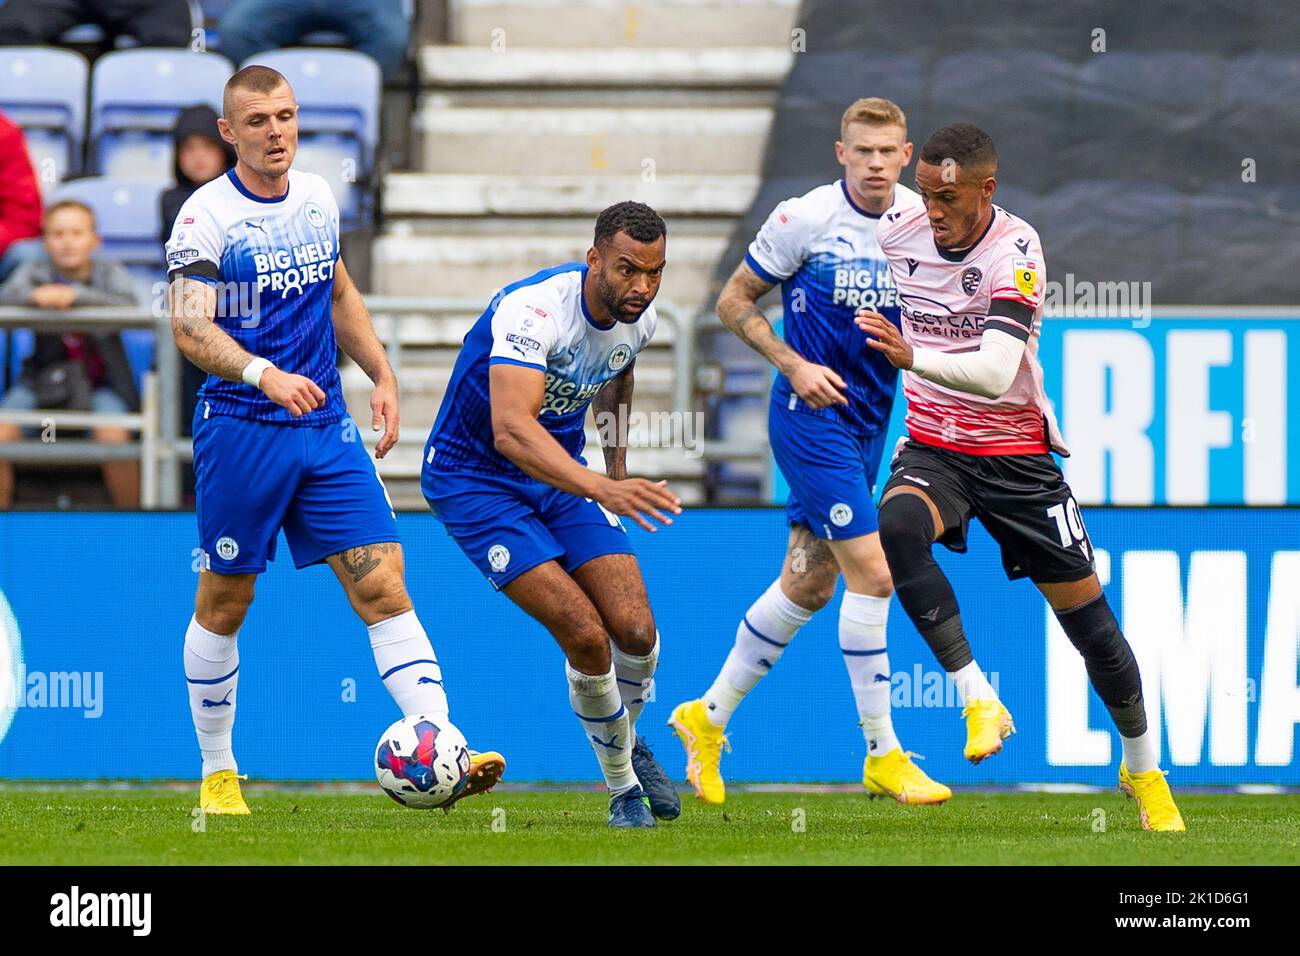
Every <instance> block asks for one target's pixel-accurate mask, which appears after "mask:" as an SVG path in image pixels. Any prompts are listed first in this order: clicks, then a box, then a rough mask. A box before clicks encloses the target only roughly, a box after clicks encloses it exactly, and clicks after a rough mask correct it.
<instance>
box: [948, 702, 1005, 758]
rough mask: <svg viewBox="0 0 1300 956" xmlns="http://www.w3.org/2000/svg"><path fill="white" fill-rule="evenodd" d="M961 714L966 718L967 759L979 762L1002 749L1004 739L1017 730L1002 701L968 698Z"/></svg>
mask: <svg viewBox="0 0 1300 956" xmlns="http://www.w3.org/2000/svg"><path fill="white" fill-rule="evenodd" d="M961 715H962V716H963V717H965V718H966V750H965V754H966V759H967V760H969V761H970V762H971V763H979V762H980V761H981V760H983V759H985V758H986V757H992V756H993V755H994V754H995V753H997V752H998V751H1000V750H1001V749H1002V741H1004V740H1006V739H1007V738H1008V737H1010V736H1011V735H1012V734H1014V733H1015V732H1016V725H1015V724H1014V723H1012V721H1011V711H1009V710H1007V709H1006V707H1004V706H1003V705H1002V701H1000V700H998V699H996V698H994V699H992V700H968V701H967V702H966V706H965V707H964V708H963V709H962V712H961Z"/></svg>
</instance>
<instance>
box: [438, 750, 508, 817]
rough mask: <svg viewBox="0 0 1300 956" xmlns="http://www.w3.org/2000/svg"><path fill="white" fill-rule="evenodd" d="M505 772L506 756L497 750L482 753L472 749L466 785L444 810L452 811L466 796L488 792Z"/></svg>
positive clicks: (444, 805)
mask: <svg viewBox="0 0 1300 956" xmlns="http://www.w3.org/2000/svg"><path fill="white" fill-rule="evenodd" d="M505 772H506V758H505V757H503V756H501V755H500V754H499V753H497V752H496V751H495V750H485V751H483V752H482V753H479V752H478V751H477V750H471V751H470V752H469V773H467V774H466V775H465V786H464V788H463V789H462V790H461V791H460V793H458V794H456V795H455V796H454V797H452V798H451V799H450V800H448V801H447V802H446V803H444V804H443V805H442V809H443V812H444V813H447V812H450V811H451V808H452V807H454V806H455V805H456V803H457V802H458V801H460V800H464V799H465V798H466V797H472V796H475V795H476V794H480V793H487V792H488V791H489V790H491V789H492V788H493V787H495V786H496V785H497V784H498V783H499V782H500V780H501V777H502V775H503V774H504V773H505Z"/></svg>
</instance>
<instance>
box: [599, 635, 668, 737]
mask: <svg viewBox="0 0 1300 956" xmlns="http://www.w3.org/2000/svg"><path fill="white" fill-rule="evenodd" d="M609 654H610V657H611V658H613V660H614V676H615V677H616V678H617V680H618V695H619V697H620V698H622V700H623V706H624V707H626V708H627V723H628V727H629V728H631V734H632V742H633V743H636V719H637V718H638V717H640V716H641V711H642V710H644V709H645V705H646V701H648V700H649V699H650V698H651V696H653V694H654V684H655V680H654V678H655V668H656V667H658V666H659V632H658V631H656V632H655V646H654V647H652V648H650V653H649V654H646V655H645V656H644V657H637V656H635V655H633V654H625V653H624V652H623V651H621V650H619V649H618V647H617V646H615V644H614V642H613V641H610V642H609Z"/></svg>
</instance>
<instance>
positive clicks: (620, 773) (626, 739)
mask: <svg viewBox="0 0 1300 956" xmlns="http://www.w3.org/2000/svg"><path fill="white" fill-rule="evenodd" d="M564 673H565V674H566V675H567V676H568V678H569V703H570V704H571V705H572V706H573V712H574V713H575V714H576V715H577V717H578V720H580V721H582V729H583V731H584V732H585V733H586V734H587V740H588V742H590V744H591V749H592V750H594V751H596V759H597V760H598V761H600V770H601V773H603V774H604V775H605V785H606V786H608V787H609V792H610V794H611V795H613V794H617V793H622V792H623V791H624V790H630V789H631V788H632V787H635V786H636V785H637V779H636V774H635V773H634V772H633V770H632V732H631V725H630V723H629V721H628V719H627V708H626V707H624V706H623V701H622V699H621V698H620V697H619V693H618V681H617V679H616V678H615V677H614V668H613V666H612V665H611V666H610V668H609V673H607V674H583V673H580V672H578V671H575V670H574V669H573V668H572V667H571V666H569V662H568V661H565V662H564Z"/></svg>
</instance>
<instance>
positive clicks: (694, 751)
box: [668, 700, 731, 803]
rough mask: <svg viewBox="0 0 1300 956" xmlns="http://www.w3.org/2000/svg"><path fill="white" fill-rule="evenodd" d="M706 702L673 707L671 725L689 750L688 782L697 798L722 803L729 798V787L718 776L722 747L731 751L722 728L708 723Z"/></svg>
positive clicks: (693, 701)
mask: <svg viewBox="0 0 1300 956" xmlns="http://www.w3.org/2000/svg"><path fill="white" fill-rule="evenodd" d="M707 706H708V705H707V704H705V703H704V701H703V700H688V701H686V702H685V703H684V704H678V705H677V706H676V707H674V708H673V712H672V716H670V717H669V718H668V726H669V727H671V728H672V729H673V732H674V733H676V734H677V736H678V738H680V739H681V742H682V746H683V747H684V748H686V779H687V780H688V781H690V784H691V786H692V787H693V788H694V789H695V796H696V797H698V798H699V799H701V800H703V801H704V802H705V803H722V802H723V801H724V800H726V799H727V785H726V784H725V783H723V782H722V775H721V774H719V773H718V763H719V762H720V761H721V760H722V748H723V747H726V748H727V750H728V751H730V750H731V744H730V743H729V742H728V741H727V738H726V735H724V734H723V732H722V728H721V727H715V726H713V724H712V723H710V722H709V718H708V713H707V711H706V709H705V708H706V707H707Z"/></svg>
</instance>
